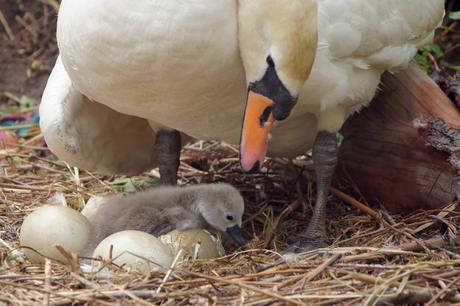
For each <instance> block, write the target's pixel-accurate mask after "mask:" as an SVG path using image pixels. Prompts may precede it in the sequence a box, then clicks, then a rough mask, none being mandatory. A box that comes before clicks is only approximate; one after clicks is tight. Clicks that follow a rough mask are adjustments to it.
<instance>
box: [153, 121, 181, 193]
mask: <svg viewBox="0 0 460 306" xmlns="http://www.w3.org/2000/svg"><path fill="white" fill-rule="evenodd" d="M180 138H181V137H180V133H179V132H178V131H176V130H166V129H162V130H159V131H158V132H157V138H156V140H155V147H154V149H155V153H156V154H157V161H158V165H159V167H160V176H161V181H162V183H163V185H172V186H175V185H177V171H178V170H179V163H180V160H179V158H180V150H181V139H180Z"/></svg>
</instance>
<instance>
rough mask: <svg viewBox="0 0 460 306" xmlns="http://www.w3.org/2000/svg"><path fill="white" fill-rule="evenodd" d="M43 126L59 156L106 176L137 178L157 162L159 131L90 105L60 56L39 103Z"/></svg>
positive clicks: (48, 141) (101, 106) (48, 142)
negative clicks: (156, 152) (124, 175)
mask: <svg viewBox="0 0 460 306" xmlns="http://www.w3.org/2000/svg"><path fill="white" fill-rule="evenodd" d="M40 117H41V120H40V128H41V130H42V132H43V135H44V136H45V140H46V142H47V144H48V146H49V148H50V149H51V151H52V152H53V153H54V154H56V155H57V156H58V157H59V158H61V159H63V160H65V161H66V162H68V163H69V164H71V165H73V166H77V167H79V168H82V169H86V170H94V171H97V172H100V173H105V174H114V173H118V174H138V173H140V172H142V171H146V170H149V169H151V168H153V167H154V166H155V164H156V155H155V152H154V149H153V148H154V143H155V133H154V131H153V130H152V128H151V127H150V125H149V123H148V121H147V120H146V119H141V118H138V117H134V116H129V115H125V114H121V113H118V112H116V111H114V110H112V109H110V108H108V107H107V106H104V105H102V104H99V103H97V102H92V101H90V100H89V99H88V98H87V97H86V96H84V95H82V94H81V93H80V92H79V91H78V90H77V89H76V88H75V87H74V86H73V85H72V82H71V80H70V79H69V77H68V75H67V73H66V71H65V69H64V66H63V65H62V62H61V59H60V58H58V59H57V62H56V65H55V67H54V69H53V71H52V73H51V75H50V78H49V80H48V83H47V85H46V88H45V91H44V93H43V98H42V102H41V104H40Z"/></svg>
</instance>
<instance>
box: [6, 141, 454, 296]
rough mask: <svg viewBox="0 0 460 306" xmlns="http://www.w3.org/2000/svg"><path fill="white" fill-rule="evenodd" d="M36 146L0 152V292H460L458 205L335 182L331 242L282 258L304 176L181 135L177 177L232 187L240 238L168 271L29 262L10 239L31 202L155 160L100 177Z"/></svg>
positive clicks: (303, 209)
mask: <svg viewBox="0 0 460 306" xmlns="http://www.w3.org/2000/svg"><path fill="white" fill-rule="evenodd" d="M204 146H206V147H204ZM45 152H46V148H42V149H40V148H37V147H30V146H27V145H17V147H16V149H9V150H3V151H1V153H0V158H1V161H0V167H1V168H2V177H1V178H0V190H1V193H0V201H1V206H0V209H1V210H0V216H1V224H2V230H1V233H0V234H1V236H0V237H1V241H0V242H1V245H0V251H1V258H0V259H1V262H2V267H1V270H0V271H1V274H0V284H1V285H2V290H1V292H0V301H4V302H6V303H7V304H8V303H11V304H17V305H30V304H34V305H36V304H37V303H42V304H44V305H70V304H75V303H82V304H95V305H96V304H97V305H119V304H121V303H123V304H124V305H138V304H152V303H154V304H167V303H172V304H180V305H187V304H197V303H199V304H209V305H229V304H244V305H268V304H270V305H284V304H298V305H301V304H309V303H315V304H347V305H352V304H362V303H363V304H367V305H383V304H388V303H389V304H397V303H404V304H413V303H427V304H435V303H438V302H439V301H448V302H460V296H459V295H458V294H457V291H456V290H457V287H458V285H459V282H460V256H458V255H457V254H456V245H458V244H459V243H460V238H458V237H457V231H458V220H457V219H458V217H459V216H458V214H456V213H454V212H452V211H453V209H454V208H455V207H456V204H457V203H452V204H451V205H449V206H448V207H446V208H445V209H444V210H437V211H424V212H422V211H418V212H414V213H413V214H411V215H409V216H405V217H404V218H403V217H401V216H398V215H390V214H388V213H387V212H386V211H385V210H384V209H383V208H380V209H372V208H370V207H368V206H366V205H365V204H360V201H363V199H360V197H359V192H357V191H356V190H353V188H349V186H341V189H342V190H343V191H339V190H333V193H334V195H331V196H330V198H329V205H328V212H327V231H328V236H329V237H334V238H335V240H334V241H332V240H331V243H332V245H331V247H330V248H325V249H320V250H315V251H311V252H308V253H304V254H300V255H298V256H297V257H296V258H294V257H293V258H290V259H291V260H289V261H284V260H283V257H282V255H281V254H280V252H279V251H280V250H283V249H285V248H286V247H287V246H289V245H290V244H291V243H293V242H294V241H295V239H296V237H297V236H298V235H299V234H300V233H301V232H302V231H303V230H305V228H306V226H307V224H308V220H309V219H310V216H311V204H312V202H314V199H315V186H316V185H315V184H314V182H313V179H314V177H313V176H312V175H311V174H309V173H308V172H307V171H306V170H305V169H304V168H305V167H297V166H294V164H292V163H291V162H290V161H287V160H282V159H273V160H270V161H269V162H268V163H266V166H264V168H263V169H262V171H261V172H260V173H259V174H255V175H245V174H243V173H242V172H241V169H240V167H239V164H238V158H237V150H236V149H234V148H233V147H231V146H229V145H227V144H224V143H220V142H214V143H205V144H204V145H203V143H202V142H195V143H191V144H189V145H187V146H186V147H185V149H184V151H183V153H182V157H181V166H180V172H179V177H180V179H181V181H182V183H183V184H184V185H186V184H198V183H211V182H218V181H220V182H229V183H231V184H233V185H234V186H236V187H237V188H238V189H239V190H240V191H241V193H242V194H243V196H244V199H245V203H246V207H245V212H244V224H243V231H244V235H245V237H246V238H247V240H248V245H247V246H246V247H244V248H239V249H238V248H237V246H236V245H230V246H229V247H228V248H227V254H228V255H226V256H223V257H220V258H217V259H213V260H195V261H184V262H176V263H175V264H174V265H173V267H171V269H170V270H169V271H167V272H166V273H159V272H157V271H154V270H152V271H151V272H150V273H148V274H147V273H145V274H143V273H140V272H138V271H134V270H131V271H125V270H124V269H122V268H121V267H117V266H115V265H113V264H109V265H108V266H107V267H106V268H105V269H103V270H101V271H99V272H82V271H81V269H80V268H79V266H78V265H75V264H70V265H65V264H62V263H56V262H47V263H46V264H45V265H34V264H31V263H30V262H28V261H27V259H26V258H25V257H24V256H23V253H22V251H21V249H20V243H19V230H20V227H21V224H22V222H23V220H24V218H25V217H26V216H27V215H28V214H30V213H31V212H32V211H33V210H34V209H36V208H38V207H40V206H42V205H45V204H46V203H47V202H48V201H49V200H50V199H54V200H55V198H56V196H57V197H58V198H59V201H61V202H62V201H64V203H66V205H68V206H69V207H72V208H74V209H76V210H79V211H81V209H82V208H83V207H84V204H85V203H86V201H87V200H88V199H89V198H90V197H91V196H94V195H103V194H110V193H119V192H129V191H132V188H134V189H137V190H142V189H144V188H149V187H150V185H152V184H156V183H158V178H157V176H158V175H157V173H156V171H155V170H154V171H152V172H151V173H144V174H142V175H140V176H138V177H131V178H126V177H122V176H104V175H100V174H97V173H91V172H87V171H82V170H80V171H79V170H78V169H74V168H72V167H70V166H69V165H67V164H65V163H64V162H62V161H55V160H54V158H53V156H51V155H48V156H46V155H45V154H44V153H45ZM306 160H308V156H304V157H303V158H299V159H298V160H296V161H295V163H296V164H305V161H306ZM337 195H338V196H337ZM354 198H357V199H358V200H354ZM363 202H364V201H363ZM355 205H356V206H355ZM360 205H361V206H360ZM357 206H359V207H361V208H363V209H365V212H364V211H363V210H360V209H358V208H357Z"/></svg>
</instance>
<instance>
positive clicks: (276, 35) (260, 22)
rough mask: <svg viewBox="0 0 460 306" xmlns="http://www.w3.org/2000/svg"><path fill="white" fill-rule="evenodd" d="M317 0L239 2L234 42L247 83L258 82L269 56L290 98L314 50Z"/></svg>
mask: <svg viewBox="0 0 460 306" xmlns="http://www.w3.org/2000/svg"><path fill="white" fill-rule="evenodd" d="M317 32H318V25H317V0H304V1H292V0H291V1H287V0H286V1H279V0H239V2H238V39H239V43H240V54H241V58H242V60H243V64H244V67H245V71H246V78H247V82H248V83H249V82H252V81H255V80H260V78H261V77H262V76H263V75H264V73H265V71H266V69H267V64H266V58H267V56H268V55H271V57H272V58H273V60H274V62H275V69H276V71H277V73H278V75H279V76H280V79H281V81H283V84H284V85H285V86H286V87H287V89H288V90H289V91H290V92H291V93H292V94H294V95H296V94H298V93H299V91H300V88H301V87H302V86H303V84H304V83H305V82H306V80H307V78H308V76H309V75H310V71H311V68H312V66H313V62H314V59H315V54H316V49H317V40H318V39H317V36H318V34H317Z"/></svg>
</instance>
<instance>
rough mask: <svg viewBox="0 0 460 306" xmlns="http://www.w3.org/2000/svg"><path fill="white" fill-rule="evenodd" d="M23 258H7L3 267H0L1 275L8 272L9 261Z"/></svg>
mask: <svg viewBox="0 0 460 306" xmlns="http://www.w3.org/2000/svg"><path fill="white" fill-rule="evenodd" d="M18 257H21V256H20V255H13V256H9V257H7V258H5V260H4V261H3V263H2V266H1V267H0V274H1V273H4V272H5V271H6V270H8V268H9V266H8V261H12V260H15V259H16V258H18Z"/></svg>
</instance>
